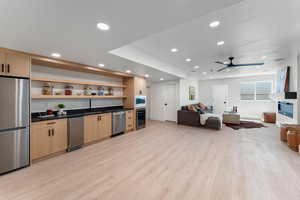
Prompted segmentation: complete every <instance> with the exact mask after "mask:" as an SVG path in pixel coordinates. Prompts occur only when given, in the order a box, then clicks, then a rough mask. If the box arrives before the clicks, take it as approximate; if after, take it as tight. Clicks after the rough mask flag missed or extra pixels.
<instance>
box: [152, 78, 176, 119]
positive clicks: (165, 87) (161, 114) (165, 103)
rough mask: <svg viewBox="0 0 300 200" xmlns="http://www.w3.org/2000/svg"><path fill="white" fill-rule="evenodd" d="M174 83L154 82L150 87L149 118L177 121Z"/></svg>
mask: <svg viewBox="0 0 300 200" xmlns="http://www.w3.org/2000/svg"><path fill="white" fill-rule="evenodd" d="M177 88H178V87H177V85H176V84H170V83H169V84H154V85H152V86H151V88H150V110H151V111H150V119H152V120H159V121H175V122H176V121H177V105H178V92H177Z"/></svg>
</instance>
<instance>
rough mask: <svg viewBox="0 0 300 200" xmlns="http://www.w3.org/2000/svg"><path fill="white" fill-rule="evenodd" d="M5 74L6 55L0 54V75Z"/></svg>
mask: <svg viewBox="0 0 300 200" xmlns="http://www.w3.org/2000/svg"><path fill="white" fill-rule="evenodd" d="M4 74H5V54H4V53H3V52H0V75H4Z"/></svg>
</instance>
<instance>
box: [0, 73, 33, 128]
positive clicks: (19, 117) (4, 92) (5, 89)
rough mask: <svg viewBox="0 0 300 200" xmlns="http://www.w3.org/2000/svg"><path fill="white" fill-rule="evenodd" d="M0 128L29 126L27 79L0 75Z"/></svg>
mask: <svg viewBox="0 0 300 200" xmlns="http://www.w3.org/2000/svg"><path fill="white" fill-rule="evenodd" d="M0 99H1V104H0V110H1V112H0V130H1V129H2V130H3V129H10V128H17V127H27V126H29V113H30V112H29V80H27V79H17V78H7V77H0Z"/></svg>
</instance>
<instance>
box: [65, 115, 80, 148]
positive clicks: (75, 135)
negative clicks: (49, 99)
mask: <svg viewBox="0 0 300 200" xmlns="http://www.w3.org/2000/svg"><path fill="white" fill-rule="evenodd" d="M83 143H84V117H83V116H79V117H71V118H68V149H67V151H68V152H70V151H74V150H77V149H79V148H81V147H82V145H83Z"/></svg>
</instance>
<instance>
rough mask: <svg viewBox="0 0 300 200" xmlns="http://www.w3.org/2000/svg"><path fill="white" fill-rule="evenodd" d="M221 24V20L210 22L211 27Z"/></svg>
mask: <svg viewBox="0 0 300 200" xmlns="http://www.w3.org/2000/svg"><path fill="white" fill-rule="evenodd" d="M219 25H220V22H219V21H213V22H211V23H210V24H209V26H210V27H211V28H216V27H217V26H219Z"/></svg>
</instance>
